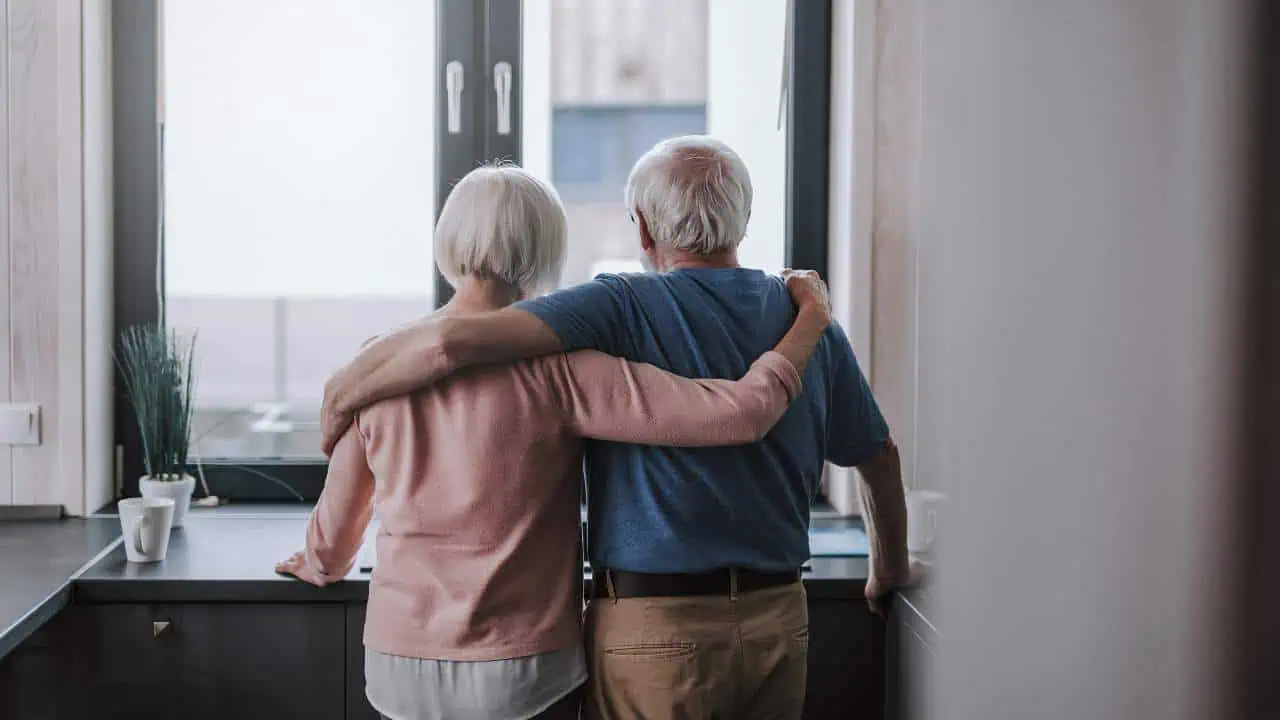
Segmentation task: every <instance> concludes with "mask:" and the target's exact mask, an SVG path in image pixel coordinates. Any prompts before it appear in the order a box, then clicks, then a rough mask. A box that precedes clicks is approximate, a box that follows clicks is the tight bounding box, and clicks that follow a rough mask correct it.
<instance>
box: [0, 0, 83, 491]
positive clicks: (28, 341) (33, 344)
mask: <svg viewBox="0 0 1280 720" xmlns="http://www.w3.org/2000/svg"><path fill="white" fill-rule="evenodd" d="M6 17H7V19H8V23H7V27H6V33H5V36H6V38H7V45H8V47H7V50H8V54H7V56H8V63H9V68H8V69H9V72H8V73H7V77H8V88H7V93H6V97H7V102H8V114H7V116H8V121H9V124H8V128H7V133H6V138H5V139H6V145H7V149H8V152H7V158H6V163H5V168H6V169H7V177H8V187H7V192H6V198H7V201H8V224H7V225H8V231H9V237H8V240H9V247H8V251H9V263H8V268H9V292H8V298H9V301H8V304H9V308H8V314H7V316H8V325H9V327H8V333H7V338H8V342H9V354H8V355H9V359H10V362H9V368H8V372H7V373H6V374H7V376H8V378H9V395H10V399H11V400H12V401H14V402H38V403H40V405H41V407H42V418H41V421H42V423H41V424H42V427H41V444H40V445H38V446H33V447H14V448H12V449H10V450H9V452H10V453H11V455H12V462H11V463H10V486H11V488H12V492H11V497H10V498H9V500H10V502H12V503H13V504H18V505H43V504H61V505H64V506H65V507H66V508H67V509H68V510H69V511H70V512H72V513H83V512H84V507H83V506H84V499H83V498H84V494H83V490H82V484H83V462H82V458H83V442H82V437H83V412H82V402H83V393H82V391H81V388H82V386H83V375H82V373H83V361H82V350H83V348H82V344H83V325H82V321H81V319H82V314H83V307H82V306H83V303H82V299H81V293H82V274H83V273H82V270H83V267H82V258H83V232H82V209H83V203H82V198H83V172H82V168H83V164H82V157H81V155H82V153H81V147H82V144H81V135H82V132H81V107H82V101H81V87H80V78H81V67H80V57H81V49H80V48H81V45H80V43H81V38H80V29H81V22H82V19H81V2H80V0H59V1H58V2H47V1H46V0H7V13H6Z"/></svg>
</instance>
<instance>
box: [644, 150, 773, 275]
mask: <svg viewBox="0 0 1280 720" xmlns="http://www.w3.org/2000/svg"><path fill="white" fill-rule="evenodd" d="M626 201H627V207H628V209H630V210H633V211H639V213H640V214H641V215H642V216H643V217H644V220H645V225H646V227H647V228H648V229H649V234H650V235H651V236H652V237H653V241H654V242H655V243H656V244H658V245H660V246H662V247H667V248H671V249H673V250H684V251H686V252H692V253H696V254H699V255H711V254H714V253H717V252H723V251H726V250H733V249H735V248H737V247H738V244H739V243H741V242H742V238H743V237H744V236H745V235H746V234H747V220H748V219H750V217H751V174H750V173H749V172H747V164H746V163H744V162H743V161H742V158H741V157H739V156H738V153H736V152H734V151H733V149H732V148H730V147H729V146H728V145H726V144H724V143H722V142H720V141H719V140H716V139H715V138H713V137H710V136H707V135H686V136H684V137H676V138H671V139H669V140H663V141H662V142H660V143H658V144H657V145H654V146H653V148H652V149H650V150H649V151H648V152H646V153H645V154H644V155H643V156H641V158H640V159H639V160H637V161H636V164H635V167H633V168H631V175H630V177H628V178H627V192H626Z"/></svg>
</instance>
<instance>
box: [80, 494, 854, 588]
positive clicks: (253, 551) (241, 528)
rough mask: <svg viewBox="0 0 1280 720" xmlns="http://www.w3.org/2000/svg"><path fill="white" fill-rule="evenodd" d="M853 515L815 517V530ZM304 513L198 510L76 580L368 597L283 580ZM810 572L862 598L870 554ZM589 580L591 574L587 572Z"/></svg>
mask: <svg viewBox="0 0 1280 720" xmlns="http://www.w3.org/2000/svg"><path fill="white" fill-rule="evenodd" d="M849 522H850V521H848V520H815V521H814V526H815V527H821V526H826V527H833V526H834V527H839V526H841V525H844V526H847V525H848V523H849ZM305 527H306V515H305V514H303V513H296V514H294V513H288V514H286V513H279V514H276V513H270V512H258V513H252V514H250V513H245V512H243V511H238V512H236V513H224V512H222V510H219V511H216V514H214V513H207V512H205V513H199V514H195V515H194V516H188V520H187V523H186V527H183V528H181V529H176V530H174V532H173V535H172V537H171V538H170V540H169V551H168V556H167V557H166V558H165V560H164V562H161V563H155V564H150V565H131V564H129V563H128V562H127V561H126V560H125V555H124V548H123V547H117V548H115V549H114V550H113V551H112V552H111V553H109V554H107V555H106V556H105V557H104V558H103V559H102V560H101V561H99V562H98V563H96V564H95V565H94V566H93V567H91V568H89V569H88V570H86V571H85V572H84V573H83V574H81V576H80V577H79V578H78V579H77V582H76V586H75V597H76V599H77V600H79V601H85V602H363V601H364V600H365V599H366V598H367V597H368V592H369V573H367V572H361V571H360V570H359V568H358V567H357V568H356V569H354V570H353V571H352V572H351V574H349V575H348V576H347V579H346V581H344V582H341V583H337V584H334V585H331V586H329V587H324V588H317V587H313V586H311V585H307V584H305V583H301V582H298V581H297V580H293V579H290V578H284V577H280V576H279V575H276V573H275V571H274V569H273V568H274V565H275V563H276V562H277V561H279V560H282V559H284V558H286V557H288V556H289V555H290V554H292V553H293V552H294V551H296V550H298V549H300V548H301V547H302V542H303V537H304V535H303V533H304V529H305ZM811 564H812V569H811V570H810V571H808V572H806V573H805V574H804V579H805V585H806V588H807V590H808V592H809V595H810V597H813V598H817V599H847V598H860V597H861V596H862V589H863V585H864V584H865V582H866V578H867V559H866V558H865V557H849V558H815V559H814V560H813V561H812V563H811ZM587 577H590V573H589V572H588V573H587Z"/></svg>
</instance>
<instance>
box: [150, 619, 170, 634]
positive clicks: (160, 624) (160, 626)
mask: <svg viewBox="0 0 1280 720" xmlns="http://www.w3.org/2000/svg"><path fill="white" fill-rule="evenodd" d="M168 629H169V621H168V620H156V621H153V622H152V623H151V637H153V638H158V637H160V633H162V632H164V631H165V630H168Z"/></svg>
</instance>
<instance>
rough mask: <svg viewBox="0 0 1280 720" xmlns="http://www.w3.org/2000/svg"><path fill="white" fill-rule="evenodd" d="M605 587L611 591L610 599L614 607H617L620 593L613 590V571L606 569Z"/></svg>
mask: <svg viewBox="0 0 1280 720" xmlns="http://www.w3.org/2000/svg"><path fill="white" fill-rule="evenodd" d="M604 586H605V587H606V588H608V590H609V599H610V600H611V601H613V604H614V605H617V604H618V593H617V592H616V591H615V590H614V589H613V571H612V570H607V569H606V570H605V571H604Z"/></svg>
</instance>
